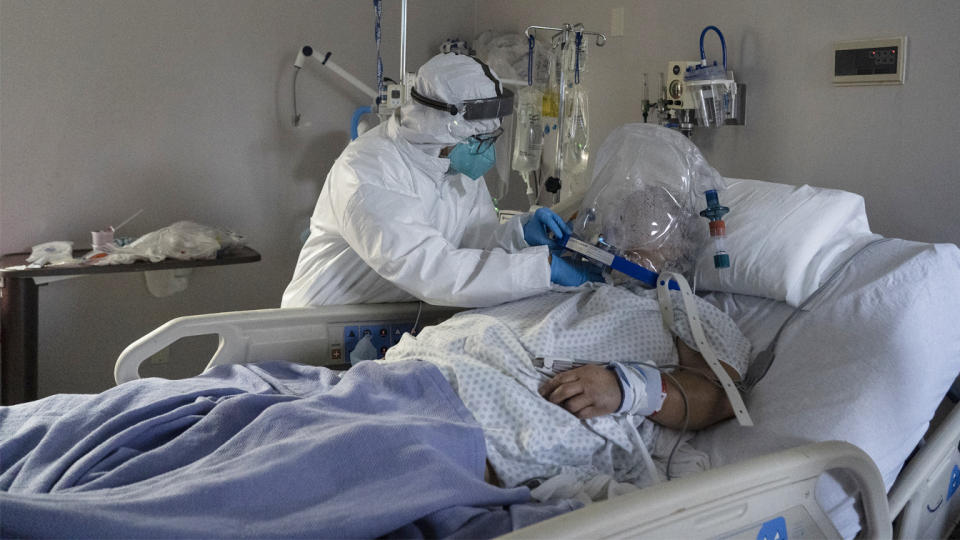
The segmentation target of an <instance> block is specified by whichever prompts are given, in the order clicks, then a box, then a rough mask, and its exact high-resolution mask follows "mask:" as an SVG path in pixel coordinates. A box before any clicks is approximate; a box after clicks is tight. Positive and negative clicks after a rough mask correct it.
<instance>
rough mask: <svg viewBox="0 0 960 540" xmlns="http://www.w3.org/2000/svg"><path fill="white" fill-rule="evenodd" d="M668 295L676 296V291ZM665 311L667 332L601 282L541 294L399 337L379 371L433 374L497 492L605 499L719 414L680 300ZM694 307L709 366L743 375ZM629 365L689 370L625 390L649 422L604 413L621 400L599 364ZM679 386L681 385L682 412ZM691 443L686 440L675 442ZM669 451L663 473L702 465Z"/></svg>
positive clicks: (654, 311) (743, 346) (637, 480)
mask: <svg viewBox="0 0 960 540" xmlns="http://www.w3.org/2000/svg"><path fill="white" fill-rule="evenodd" d="M673 294H675V295H676V296H675V297H674V298H675V299H679V293H678V292H674V293H673ZM674 303H675V304H676V305H675V306H674V308H675V311H674V321H673V322H672V323H671V328H670V329H669V330H668V329H667V328H666V327H665V325H664V321H663V319H662V316H661V313H660V307H659V304H658V301H657V298H656V291H653V290H644V289H642V288H639V287H619V286H611V285H606V286H599V287H596V288H595V289H587V290H584V291H574V292H555V293H548V294H545V295H541V296H538V297H534V298H530V299H525V300H520V301H517V302H511V303H509V304H504V305H501V306H497V307H493V308H484V309H480V310H474V311H470V312H465V313H461V314H458V315H457V316H455V317H453V318H452V319H450V320H448V321H445V322H444V323H442V324H439V325H437V326H433V327H428V328H426V329H424V330H423V331H422V332H421V333H420V334H419V335H418V336H416V337H413V336H410V335H406V336H404V338H403V339H402V340H401V341H400V343H399V344H398V345H396V346H394V347H393V348H392V349H390V350H389V351H388V353H387V356H386V358H385V360H383V362H384V363H387V364H389V363H393V362H401V361H407V360H423V361H426V362H429V363H431V364H434V365H435V366H437V367H438V368H439V369H440V371H441V373H442V374H443V376H444V378H445V379H446V380H447V381H448V382H449V383H450V385H451V386H452V387H453V389H454V390H455V391H456V392H457V395H458V396H459V397H460V399H461V400H462V401H463V403H464V404H465V405H466V407H467V408H468V409H469V410H470V412H471V413H472V414H473V416H474V417H475V418H476V419H477V421H478V422H479V423H480V425H481V426H482V427H483V430H484V438H485V441H486V448H487V459H488V460H489V462H490V464H491V465H492V467H493V470H494V472H495V473H496V477H497V478H498V479H499V481H500V482H501V483H502V485H504V486H506V487H513V486H517V485H528V486H530V487H532V488H533V497H534V498H535V499H538V500H553V499H557V498H561V499H565V498H571V497H572V498H577V499H580V500H585V501H586V500H599V499H605V498H607V497H609V496H611V495H614V494H618V493H622V492H624V491H628V490H632V489H634V488H635V487H642V486H645V485H649V484H651V483H656V482H658V481H660V480H662V479H664V478H665V476H666V467H667V461H668V459H669V458H670V454H671V451H672V450H673V447H674V444H676V443H678V437H679V436H680V433H679V431H678V430H680V429H681V428H682V427H683V425H684V423H685V421H686V423H687V428H688V430H689V429H695V428H700V427H704V426H705V425H707V424H709V423H712V422H716V421H719V420H723V419H726V418H728V417H729V416H730V408H729V404H728V403H727V401H726V397H725V396H724V395H723V392H722V390H720V388H719V387H718V386H715V384H714V383H713V374H712V373H710V371H709V369H708V368H707V367H706V364H705V363H704V362H703V359H702V358H701V357H700V356H699V354H698V353H697V352H696V351H694V350H693V349H691V348H689V347H688V346H687V345H686V343H694V340H693V338H692V336H691V335H690V329H689V325H688V322H687V317H686V313H685V311H684V310H683V306H682V303H681V302H679V301H675V302H674ZM698 308H699V311H700V317H701V319H702V323H703V325H704V331H705V333H706V335H707V339H708V340H709V341H710V343H711V345H712V346H713V347H714V350H716V351H717V354H718V357H719V358H720V359H721V361H722V362H723V363H725V364H726V365H727V366H728V367H729V368H730V371H731V372H732V373H734V374H740V375H742V374H743V373H744V372H745V369H746V366H747V363H748V358H749V352H750V344H749V342H748V341H747V340H746V338H744V337H743V335H742V334H741V333H740V331H739V330H738V329H737V327H736V325H735V324H734V323H733V321H732V320H730V319H729V317H727V316H725V315H724V314H723V313H722V312H720V311H719V310H718V309H716V308H714V307H713V306H711V305H709V304H707V303H705V302H702V301H700V302H699V305H698ZM675 336H678V339H675ZM678 343H679V344H680V345H679V346H678V345H677V344H678ZM679 351H683V354H682V355H680V356H678V354H679ZM535 357H559V358H566V359H572V360H577V359H580V360H590V361H594V362H601V363H602V364H603V365H590V366H584V367H580V368H576V369H573V370H570V371H565V372H563V373H560V374H558V375H556V376H554V377H551V376H549V375H547V374H544V373H543V372H541V371H538V370H537V369H536V368H535V367H534V363H533V360H534V358H535ZM640 362H643V363H645V364H647V365H655V366H661V367H672V366H676V365H678V364H680V365H684V366H685V367H690V368H692V369H682V370H678V371H677V372H675V373H674V374H673V375H665V376H664V377H663V378H662V381H663V383H664V384H665V386H664V385H662V384H661V382H660V380H658V381H657V384H656V385H655V386H656V387H655V389H654V390H653V391H652V392H649V391H648V390H647V388H645V387H644V385H642V384H641V385H634V388H633V389H632V390H633V395H634V401H636V402H641V408H644V405H643V404H644V403H647V402H652V403H653V405H651V406H650V407H648V408H645V411H646V414H650V413H652V412H653V411H654V410H658V409H659V412H656V413H655V414H653V416H652V418H653V419H654V421H652V422H651V421H649V420H647V419H646V417H645V416H644V415H643V411H640V412H641V414H628V413H623V412H622V413H619V414H618V413H615V412H614V411H616V410H618V409H620V408H621V399H622V396H623V392H621V389H620V383H618V381H617V376H616V374H615V373H616V372H615V371H612V370H609V369H608V367H607V366H610V365H613V364H616V363H620V365H621V366H623V367H624V368H625V369H630V367H629V366H630V365H631V364H634V365H636V364H637V363H640ZM646 371H647V372H648V373H650V372H653V373H655V371H653V370H651V369H647V370H646ZM598 380H599V381H602V382H598ZM587 384H589V385H590V387H589V388H585V386H584V385H587ZM678 384H682V385H683V386H684V388H683V390H684V391H685V392H686V399H687V401H688V405H689V411H685V410H684V409H685V407H684V404H683V398H682V397H681V394H680V392H679V391H678V390H677V385H678ZM664 388H665V389H666V400H665V401H663V407H662V408H661V407H660V401H661V399H662V396H661V391H662V390H663V389H664ZM584 390H586V391H584ZM650 394H653V395H650ZM626 409H630V407H629V406H627V407H626ZM584 419H585V420H584ZM661 423H662V424H664V425H665V426H668V427H661V426H660V425H659V424H661ZM671 427H672V428H675V429H670V428H671ZM690 436H691V433H689V431H688V432H687V433H686V434H685V437H686V438H689V437H690ZM679 443H680V447H679V448H678V450H677V451H676V452H673V454H674V456H673V460H672V461H671V463H670V465H671V471H670V474H671V476H673V477H676V476H680V475H683V474H688V473H690V472H694V471H699V470H703V469H705V468H706V467H707V466H708V462H707V460H706V456H705V455H703V454H700V453H698V452H696V451H694V450H693V449H692V448H689V447H688V446H687V445H686V444H685V441H679Z"/></svg>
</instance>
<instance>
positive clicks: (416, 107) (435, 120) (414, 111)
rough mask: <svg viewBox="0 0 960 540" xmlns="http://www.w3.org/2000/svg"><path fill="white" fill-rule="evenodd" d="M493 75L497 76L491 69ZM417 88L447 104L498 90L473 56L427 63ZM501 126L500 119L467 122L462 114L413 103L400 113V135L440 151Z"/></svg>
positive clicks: (439, 57)
mask: <svg viewBox="0 0 960 540" xmlns="http://www.w3.org/2000/svg"><path fill="white" fill-rule="evenodd" d="M491 74H492V75H493V76H494V77H497V75H496V73H493V71H492V70H491ZM498 80H499V78H498ZM414 88H416V90H417V92H418V93H420V94H422V95H424V96H426V97H429V98H431V99H434V100H437V101H443V102H446V103H462V102H463V101H466V100H471V99H485V98H492V97H495V96H496V95H497V88H496V86H495V84H494V82H493V81H491V80H490V78H489V77H487V75H486V74H485V73H484V71H483V66H481V65H480V63H479V62H478V61H477V60H476V59H474V58H473V57H470V56H464V55H459V54H439V55H437V56H434V57H433V58H431V59H430V60H429V61H427V63H426V64H424V65H423V66H421V67H420V69H419V70H418V71H417V80H416V83H415V84H414ZM498 127H500V120H499V119H491V120H474V121H468V120H465V119H464V118H463V112H462V111H460V112H458V113H457V114H455V115H453V114H450V113H449V112H446V111H440V110H437V109H433V108H430V107H427V106H425V105H422V104H420V103H417V102H415V101H412V100H410V101H408V102H407V104H406V105H404V106H403V107H402V108H401V110H400V130H399V135H400V136H401V137H403V138H404V139H406V140H408V141H409V142H411V143H413V144H417V145H426V146H427V147H434V146H435V147H437V149H439V148H441V147H444V146H451V145H455V144H457V143H460V142H462V141H463V140H464V139H467V138H468V137H470V136H472V135H477V134H479V133H489V132H491V131H494V130H496V129H497V128H498Z"/></svg>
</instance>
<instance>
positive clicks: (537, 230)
mask: <svg viewBox="0 0 960 540" xmlns="http://www.w3.org/2000/svg"><path fill="white" fill-rule="evenodd" d="M570 232H571V229H570V226H569V225H567V224H566V223H564V221H563V218H562V217H560V216H558V215H557V213H556V212H554V211H553V210H551V209H549V208H537V211H536V212H534V213H533V215H532V216H530V219H529V221H527V222H526V223H525V224H524V225H523V239H524V241H526V242H527V244H529V245H531V246H550V247H551V248H559V247H561V245H560V241H561V240H562V239H563V237H564V236H565V235H568V234H570ZM549 233H553V236H554V237H553V238H550V236H549Z"/></svg>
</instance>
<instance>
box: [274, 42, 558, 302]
mask: <svg viewBox="0 0 960 540" xmlns="http://www.w3.org/2000/svg"><path fill="white" fill-rule="evenodd" d="M416 89H417V91H418V92H419V93H420V94H423V95H425V96H429V97H431V98H433V99H437V100H441V101H444V102H446V103H451V104H456V103H460V102H462V101H463V100H468V99H483V98H490V97H493V96H495V95H496V90H495V87H494V83H493V81H491V79H490V78H489V77H487V76H486V75H485V74H484V73H483V70H482V68H481V66H480V64H479V63H477V61H476V60H474V59H473V58H470V57H467V56H460V55H454V54H447V55H439V56H436V57H434V58H432V59H431V60H430V61H428V62H427V63H426V64H424V65H423V66H422V67H421V68H420V70H419V71H418V73H417V82H416ZM499 125H500V120H499V119H491V120H475V121H466V120H464V118H463V113H462V107H461V112H459V113H458V114H457V115H451V114H450V113H449V112H446V111H439V110H436V109H432V108H429V107H426V106H424V105H421V104H419V103H415V102H411V103H408V104H406V105H404V106H403V107H402V109H401V111H400V113H399V114H395V115H394V116H392V117H391V118H390V119H389V120H388V121H387V122H384V123H381V124H380V125H378V126H377V127H376V128H374V129H372V130H371V131H369V132H367V133H365V134H363V135H362V136H361V137H359V138H358V139H357V140H355V141H353V142H352V143H351V144H350V145H349V146H347V148H346V149H345V150H344V151H343V153H342V154H341V155H340V157H339V158H338V159H337V160H336V162H335V163H334V164H333V167H332V168H331V170H330V173H329V174H328V175H327V179H326V182H325V183H324V186H323V189H322V190H321V192H320V197H319V199H318V200H317V206H316V209H315V210H314V213H313V217H312V218H311V220H310V236H309V238H308V239H307V241H306V243H305V244H304V246H303V249H302V250H301V252H300V257H299V260H298V261H297V266H296V270H295V271H294V275H293V279H292V280H291V281H290V284H289V285H288V286H287V289H286V291H285V292H284V294H283V300H282V304H281V305H282V306H283V307H304V306H317V305H330V304H356V303H376V302H401V301H410V300H414V299H421V300H424V301H426V302H428V303H430V304H434V305H448V306H461V307H483V306H490V305H496V304H500V303H503V302H508V301H511V300H516V299H519V298H525V297H528V296H531V295H534V294H538V293H542V292H544V291H547V290H549V289H550V288H551V283H550V264H549V259H548V248H547V247H546V246H536V247H531V246H529V245H528V244H527V243H526V242H525V241H524V239H523V231H522V222H521V218H522V216H517V217H515V218H513V219H512V220H510V221H509V222H507V223H505V224H502V225H500V224H498V219H497V215H496V211H495V210H494V208H493V202H492V201H491V198H490V193H489V192H488V191H487V186H486V184H485V182H484V180H483V178H482V177H481V178H479V179H477V180H471V179H470V178H469V177H467V176H464V175H462V174H460V173H455V172H454V173H448V172H447V171H448V168H449V166H450V160H448V159H446V158H441V157H438V156H439V153H440V150H441V149H443V148H444V147H446V146H452V145H455V144H457V143H459V142H461V141H463V140H464V139H466V138H468V137H470V136H472V135H476V134H480V133H489V132H491V131H494V130H495V129H496V128H498V127H499Z"/></svg>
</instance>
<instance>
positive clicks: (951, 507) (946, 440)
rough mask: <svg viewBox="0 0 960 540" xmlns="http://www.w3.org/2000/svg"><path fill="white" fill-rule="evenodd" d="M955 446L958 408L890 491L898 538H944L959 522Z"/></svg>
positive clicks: (959, 455)
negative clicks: (897, 518) (897, 517)
mask: <svg viewBox="0 0 960 540" xmlns="http://www.w3.org/2000/svg"><path fill="white" fill-rule="evenodd" d="M958 444H960V405H954V406H953V409H951V411H950V413H949V414H948V415H947V417H946V418H945V419H944V420H943V422H942V423H941V424H940V426H939V427H938V428H937V429H936V430H935V433H934V435H933V437H931V438H930V439H929V440H928V441H927V443H926V444H925V445H924V446H923V447H922V448H921V449H920V451H918V452H917V454H916V455H915V456H913V458H912V459H911V460H910V462H909V463H908V464H907V466H906V467H904V469H903V472H901V473H900V476H899V477H898V478H897V482H896V483H895V484H894V485H893V489H891V490H890V503H889V504H890V512H891V513H892V515H894V516H897V515H899V520H898V521H897V538H947V537H948V536H949V535H950V531H951V530H952V529H953V528H954V527H955V526H956V525H957V522H958V521H960V451H958ZM901 510H902V513H901Z"/></svg>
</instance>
